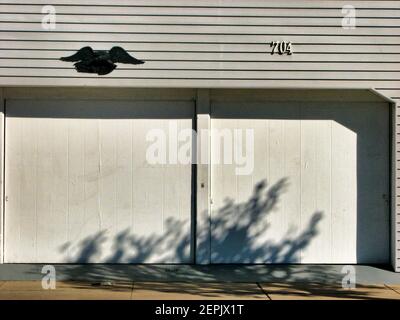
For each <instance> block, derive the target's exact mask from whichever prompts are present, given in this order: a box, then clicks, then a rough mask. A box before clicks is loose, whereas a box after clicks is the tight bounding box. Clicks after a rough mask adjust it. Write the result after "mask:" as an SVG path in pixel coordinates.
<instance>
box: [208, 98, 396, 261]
mask: <svg viewBox="0 0 400 320" xmlns="http://www.w3.org/2000/svg"><path fill="white" fill-rule="evenodd" d="M211 108H212V114H211V116H212V119H211V125H212V129H214V130H215V129H217V130H216V131H214V132H213V133H212V155H213V154H214V155H215V154H222V147H221V141H223V139H224V138H221V137H227V136H229V135H224V134H223V133H221V132H222V131H221V130H224V129H225V130H226V129H229V130H228V131H231V132H232V140H233V141H234V138H235V133H234V131H235V129H240V130H243V129H251V130H254V131H253V132H254V170H252V171H251V172H250V174H248V175H237V172H236V169H237V168H240V167H244V166H245V165H244V164H245V163H246V161H245V160H244V159H247V160H248V163H247V164H248V167H249V168H250V167H251V159H250V158H249V157H251V148H250V149H249V150H247V152H246V148H245V146H246V143H247V142H251V141H250V140H251V139H250V140H249V139H247V140H245V138H244V137H245V135H246V133H245V131H242V133H240V130H239V131H237V132H239V133H237V134H236V137H242V141H243V142H242V145H243V150H240V149H239V150H236V151H238V153H237V155H242V158H240V157H239V158H237V160H239V161H236V162H235V157H234V155H235V150H233V161H232V164H229V165H226V164H225V165H224V164H217V161H218V160H216V159H218V158H219V159H220V160H219V161H220V163H221V162H222V161H223V160H222V156H217V157H216V158H215V159H214V160H213V165H212V178H211V179H212V202H213V204H212V230H211V261H212V262H213V263H288V262H296V263H386V262H388V261H389V247H388V246H389V205H388V199H389V134H388V133H389V112H388V110H389V109H388V105H387V104H385V103H379V102H362V103H360V102H328V101H326V102H297V103H296V102H284V101H279V102H273V101H272V102H259V103H258V102H251V103H246V102H218V101H214V102H212V104H211ZM251 130H250V131H248V132H251ZM240 134H242V136H240ZM237 139H238V140H239V138H237ZM238 140H237V141H238ZM237 146H238V145H237V144H236V147H237ZM228 153H229V152H228ZM246 153H247V154H246ZM228 158H229V157H228ZM238 163H239V164H238ZM240 163H242V164H240ZM245 171H246V170H242V173H243V172H244V173H245Z"/></svg>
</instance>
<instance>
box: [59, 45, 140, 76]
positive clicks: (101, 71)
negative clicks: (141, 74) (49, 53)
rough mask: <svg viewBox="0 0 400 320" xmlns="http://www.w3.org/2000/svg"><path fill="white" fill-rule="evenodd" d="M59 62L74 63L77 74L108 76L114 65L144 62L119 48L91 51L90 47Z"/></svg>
mask: <svg viewBox="0 0 400 320" xmlns="http://www.w3.org/2000/svg"><path fill="white" fill-rule="evenodd" d="M60 60H61V61H69V62H76V63H74V66H75V69H76V70H77V71H78V72H85V73H97V74H98V75H105V74H109V73H110V72H111V71H113V70H114V69H115V68H116V67H117V65H116V64H115V63H118V62H120V63H130V64H143V63H144V61H142V60H138V59H136V58H134V57H132V56H131V55H130V54H129V53H128V52H126V50H125V49H123V48H121V47H112V48H111V50H93V49H92V48H91V47H83V48H82V49H79V50H78V52H76V53H75V54H73V55H72V56H69V57H62V58H60Z"/></svg>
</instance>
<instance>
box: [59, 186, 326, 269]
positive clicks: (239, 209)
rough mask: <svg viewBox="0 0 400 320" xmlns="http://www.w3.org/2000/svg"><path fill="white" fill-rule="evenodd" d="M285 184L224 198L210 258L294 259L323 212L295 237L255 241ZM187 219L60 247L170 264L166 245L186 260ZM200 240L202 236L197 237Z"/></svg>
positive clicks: (97, 256) (78, 258) (83, 254)
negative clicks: (238, 199) (155, 230)
mask: <svg viewBox="0 0 400 320" xmlns="http://www.w3.org/2000/svg"><path fill="white" fill-rule="evenodd" d="M288 187H289V183H288V180H287V179H286V178H283V179H281V180H279V181H278V182H276V183H275V184H273V185H271V186H268V183H267V181H266V180H262V181H260V182H258V183H257V184H256V185H255V186H254V189H253V192H252V195H251V197H250V198H249V199H248V200H247V201H245V202H242V203H235V201H234V199H226V204H225V206H224V207H223V208H221V209H219V210H218V213H217V214H215V215H214V216H213V218H212V231H211V243H212V244H213V252H212V253H211V254H212V261H213V262H215V263H220V262H222V261H226V260H229V263H239V262H242V263H254V262H257V263H288V262H295V261H297V259H298V255H299V253H300V251H301V250H302V249H304V248H306V247H307V245H308V244H309V243H310V242H311V241H312V239H313V238H314V237H315V236H316V235H317V234H318V223H319V222H320V221H321V219H322V218H323V213H322V212H315V213H314V214H313V215H312V217H311V219H310V220H309V222H308V224H307V226H306V227H305V228H304V230H302V231H301V232H299V233H297V234H296V235H295V232H294V230H290V229H289V230H288V231H287V233H286V235H285V237H284V238H283V239H281V240H280V241H279V242H271V241H262V242H260V241H258V242H257V241H255V240H257V239H259V238H260V236H261V237H262V235H263V234H267V233H268V232H269V230H270V229H271V228H273V227H274V226H273V225H271V223H270V221H269V217H270V216H271V215H272V214H274V211H275V210H276V208H277V206H278V205H279V199H280V197H281V195H282V193H284V192H285V190H286V188H288ZM275 214H277V213H275ZM185 223H187V222H182V221H176V220H175V219H173V218H169V219H167V220H166V224H165V227H164V232H163V234H162V235H148V236H138V235H135V234H132V232H131V231H130V228H126V229H125V230H123V231H121V232H119V233H118V234H116V235H115V236H114V237H113V238H112V239H109V236H108V235H107V232H106V230H101V231H99V232H97V233H96V234H94V235H91V236H89V237H86V238H85V239H83V240H81V241H79V242H78V243H76V244H73V243H70V242H68V243H65V244H64V245H63V246H62V248H60V251H61V254H63V255H64V256H65V258H64V260H65V261H66V262H68V263H99V262H101V263H146V262H151V259H152V258H154V257H158V261H159V262H160V263H168V262H170V261H167V260H165V261H163V258H162V256H163V255H164V254H165V252H164V251H165V248H174V252H173V254H172V255H173V256H175V257H176V260H177V261H184V260H185V259H186V256H187V254H188V253H187V252H186V250H185V248H187V245H188V244H189V243H190V234H188V233H187V232H186V230H187V228H185V227H184V224H185ZM253 226H256V229H257V230H254V228H253ZM198 239H204V237H202V235H198ZM110 241H111V243H112V245H111V248H112V250H111V254H110V255H109V256H106V257H104V253H103V252H102V251H103V245H104V244H105V243H106V242H110ZM177 241H178V243H177ZM200 241H201V240H200ZM71 247H75V248H76V251H75V252H76V253H75V254H74V255H73V257H71V255H69V254H68V252H69V250H70V249H71ZM204 247H205V246H204V245H202V243H198V245H197V248H200V249H199V250H200V252H198V254H200V255H201V254H204V253H203V252H201V250H202V249H201V248H204ZM169 256H171V254H170V255H169ZM166 259H167V258H166Z"/></svg>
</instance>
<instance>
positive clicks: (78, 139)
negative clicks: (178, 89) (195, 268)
mask: <svg viewBox="0 0 400 320" xmlns="http://www.w3.org/2000/svg"><path fill="white" fill-rule="evenodd" d="M192 116H193V103H192V102H188V101H153V102H150V101H147V102H144V101H119V102H116V101H96V100H94V101H93V100H92V101H78V100H69V101H65V100H58V101H56V100H53V101H51V100H35V101H32V100H7V120H6V126H7V138H6V154H7V156H6V166H5V169H6V170H5V172H6V175H7V178H6V191H5V194H6V197H7V202H6V211H5V212H6V215H5V219H6V221H7V223H6V224H5V241H6V243H5V262H8V263H18V262H20V263H22V262H24V263H27V262H31V263H62V262H92V263H98V262H108V263H129V262H130V263H135V262H136V263H143V262H153V263H156V262H158V263H188V262H190V261H191V259H192V258H191V249H190V235H191V191H190V190H191V166H190V165H186V164H180V163H178V164H175V165H172V164H171V165H165V164H149V163H148V161H147V160H146V148H147V147H148V146H147V144H146V139H147V134H148V133H149V131H150V130H155V129H157V130H162V132H163V133H164V134H165V135H166V138H167V139H168V137H169V136H170V133H169V132H170V131H169V125H170V123H174V124H175V125H177V128H178V129H184V128H186V129H191V127H192Z"/></svg>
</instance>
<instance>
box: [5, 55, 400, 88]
mask: <svg viewBox="0 0 400 320" xmlns="http://www.w3.org/2000/svg"><path fill="white" fill-rule="evenodd" d="M0 67H1V68H23V69H27V68H30V69H35V68H36V69H72V68H73V66H71V65H69V64H65V65H64V66H62V67H61V66H60V62H59V61H58V60H50V59H42V60H31V59H29V58H26V59H0ZM136 68H140V70H172V71H176V70H181V71H185V70H186V71H191V70H199V71H215V69H216V68H218V69H219V71H256V72H259V73H263V72H267V71H279V70H282V71H305V72H306V71H309V72H313V71H325V72H349V71H357V72H388V73H396V72H399V70H400V63H396V62H393V63H385V64H382V63H379V62H373V63H371V62H360V61H359V62H358V63H347V62H319V63H316V62H313V61H304V62H296V61H292V62H290V63H287V64H277V63H276V62H274V61H260V62H247V63H246V65H245V66H243V65H241V64H240V65H239V64H238V63H237V62H219V61H180V62H177V63H176V65H175V67H174V68H171V67H170V62H168V61H148V62H146V64H144V65H140V66H131V65H123V64H122V65H119V66H118V70H136ZM385 92H387V91H385Z"/></svg>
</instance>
